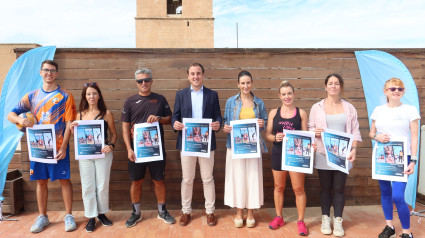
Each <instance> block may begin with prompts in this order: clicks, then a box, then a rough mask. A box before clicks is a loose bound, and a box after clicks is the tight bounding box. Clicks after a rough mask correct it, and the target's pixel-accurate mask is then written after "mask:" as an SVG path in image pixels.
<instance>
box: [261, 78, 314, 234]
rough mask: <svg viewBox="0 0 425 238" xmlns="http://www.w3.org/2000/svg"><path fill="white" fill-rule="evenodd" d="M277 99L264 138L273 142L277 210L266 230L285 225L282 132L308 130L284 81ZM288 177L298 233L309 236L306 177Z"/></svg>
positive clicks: (292, 88) (295, 173) (302, 114)
mask: <svg viewBox="0 0 425 238" xmlns="http://www.w3.org/2000/svg"><path fill="white" fill-rule="evenodd" d="M279 98H280V100H281V101H282V106H281V107H279V108H277V109H273V110H271V111H270V114H269V121H268V123H267V132H266V138H267V139H268V140H269V141H272V142H273V149H272V157H271V160H272V172H273V179H274V203H275V208H276V217H275V218H274V220H273V221H272V222H270V224H269V228H270V229H273V230H274V229H277V228H279V227H281V226H283V225H284V224H285V222H284V221H283V218H282V207H283V191H284V190H285V185H286V177H287V174H288V171H283V170H282V169H281V164H282V140H283V137H284V136H285V135H284V134H283V130H303V131H307V121H308V118H307V113H306V112H305V111H304V110H302V109H299V108H297V107H295V105H294V99H295V93H294V87H293V86H292V85H291V84H290V83H289V82H288V81H283V82H282V83H281V84H280V87H279ZM289 176H290V177H291V183H292V189H293V191H294V193H295V197H296V205H297V211H298V222H297V227H298V234H300V235H302V236H306V235H308V231H307V228H306V226H305V223H304V221H303V220H304V212H305V207H306V203H307V197H306V195H305V191H304V179H305V174H304V173H298V172H292V171H290V172H289Z"/></svg>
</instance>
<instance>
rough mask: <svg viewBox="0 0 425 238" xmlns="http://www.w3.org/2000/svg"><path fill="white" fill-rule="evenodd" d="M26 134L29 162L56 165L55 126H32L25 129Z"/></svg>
mask: <svg viewBox="0 0 425 238" xmlns="http://www.w3.org/2000/svg"><path fill="white" fill-rule="evenodd" d="M26 132H27V145H28V152H29V158H30V161H36V162H41V163H46V164H56V163H57V161H56V160H55V157H56V134H55V125H53V124H43V125H34V126H33V127H27V128H26Z"/></svg>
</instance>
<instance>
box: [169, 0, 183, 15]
mask: <svg viewBox="0 0 425 238" xmlns="http://www.w3.org/2000/svg"><path fill="white" fill-rule="evenodd" d="M167 14H182V0H167Z"/></svg>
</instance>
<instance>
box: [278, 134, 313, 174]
mask: <svg viewBox="0 0 425 238" xmlns="http://www.w3.org/2000/svg"><path fill="white" fill-rule="evenodd" d="M283 133H284V134H285V137H283V141H282V170H286V171H294V172H300V173H307V174H312V173H313V155H314V151H313V143H314V137H315V134H314V132H311V131H290V130H284V131H283Z"/></svg>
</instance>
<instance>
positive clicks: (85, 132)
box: [74, 120, 105, 160]
mask: <svg viewBox="0 0 425 238" xmlns="http://www.w3.org/2000/svg"><path fill="white" fill-rule="evenodd" d="M76 122H77V123H78V126H75V127H74V150H75V159H76V160H81V159H99V158H105V154H104V153H102V148H103V147H105V138H104V128H103V127H104V121H103V120H84V121H76Z"/></svg>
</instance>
